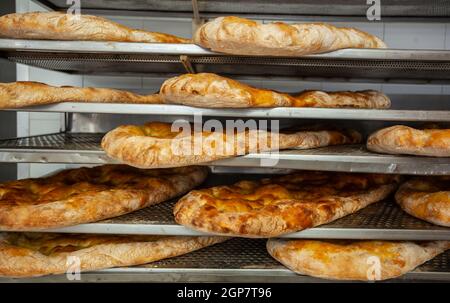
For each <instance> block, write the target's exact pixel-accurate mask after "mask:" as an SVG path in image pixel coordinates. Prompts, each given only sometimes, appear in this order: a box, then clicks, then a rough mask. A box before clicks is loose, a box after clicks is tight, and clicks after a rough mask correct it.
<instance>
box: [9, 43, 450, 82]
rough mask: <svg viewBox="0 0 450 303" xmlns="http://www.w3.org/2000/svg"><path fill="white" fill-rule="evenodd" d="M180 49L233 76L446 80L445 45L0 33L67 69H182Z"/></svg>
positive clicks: (26, 55)
mask: <svg viewBox="0 0 450 303" xmlns="http://www.w3.org/2000/svg"><path fill="white" fill-rule="evenodd" d="M182 55H185V56H187V60H188V61H189V62H190V65H192V67H193V69H194V70H195V71H197V72H212V73H217V74H224V75H233V76H235V77H238V76H253V77H258V78H261V77H267V76H271V77H275V78H276V77H281V78H286V77H308V76H312V77H338V78H363V79H366V78H374V79H379V80H383V81H384V80H386V79H392V78H395V79H403V80H405V81H414V80H415V81H417V80H433V79H438V80H445V81H447V82H448V80H450V73H449V71H450V51H448V50H400V49H344V50H338V51H334V52H330V53H326V54H318V55H308V56H302V57H296V58H280V57H252V56H229V55H224V54H220V53H214V52H210V51H208V50H205V49H202V48H201V47H198V46H196V45H193V44H158V43H121V42H89V41H39V40H14V39H0V56H1V57H4V58H7V59H9V60H11V61H14V62H18V63H22V64H27V65H31V66H37V67H41V68H47V69H51V70H58V71H64V72H68V73H82V74H121V75H123V73H128V74H147V75H148V73H153V74H166V75H167V74H174V73H175V74H177V73H183V72H186V69H185V67H184V65H183V62H182V59H181V58H180V56H182ZM243 65H245V66H246V68H244V69H243V68H241V67H242V66H243Z"/></svg>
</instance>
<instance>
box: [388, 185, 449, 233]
mask: <svg viewBox="0 0 450 303" xmlns="http://www.w3.org/2000/svg"><path fill="white" fill-rule="evenodd" d="M395 199H396V201H397V203H398V204H399V205H400V207H401V208H402V209H403V210H404V211H406V212H407V213H408V214H410V215H411V216H414V217H416V218H419V219H422V220H425V221H428V222H431V223H433V224H437V225H442V226H447V227H450V177H449V176H439V177H417V178H414V179H412V180H409V181H406V182H405V183H403V184H402V185H401V186H400V188H399V189H398V191H397V193H396V194H395Z"/></svg>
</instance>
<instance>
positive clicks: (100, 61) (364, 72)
mask: <svg viewBox="0 0 450 303" xmlns="http://www.w3.org/2000/svg"><path fill="white" fill-rule="evenodd" d="M282 1H283V3H284V5H280V4H279V2H276V3H275V2H274V3H268V4H267V6H264V7H263V6H260V5H258V1H237V0H236V1H228V0H209V1H207V2H205V1H195V0H194V1H192V2H191V1H188V0H186V1H184V0H181V1H178V2H179V5H177V6H176V8H174V7H173V6H167V4H166V3H165V1H157V0H144V1H136V0H128V1H114V0H113V1H109V0H108V1H105V0H93V1H89V3H87V2H86V3H83V6H84V8H83V13H94V14H97V13H98V14H102V13H107V14H110V15H114V14H116V13H118V14H122V15H123V14H124V13H125V15H141V16H151V15H152V14H153V12H158V15H160V14H161V12H165V14H166V16H171V17H186V16H188V17H191V16H192V3H193V2H194V3H197V2H198V3H197V8H196V9H195V14H194V16H196V19H199V18H210V17H214V16H217V15H221V14H237V15H244V16H246V17H249V18H256V19H263V20H276V19H278V20H299V21H308V20H310V19H314V21H317V20H318V18H319V19H321V20H327V21H342V20H344V19H345V20H346V21H348V20H349V19H352V18H361V17H363V18H366V15H365V12H366V9H367V7H366V5H365V3H364V5H361V4H359V5H350V6H349V5H337V4H336V1H330V0H319V1H315V3H314V4H313V5H311V6H304V5H300V4H298V3H297V1H294V0H282ZM327 1H328V4H329V3H332V5H326V3H327ZM35 2H39V3H42V4H43V5H44V6H47V7H48V8H50V9H55V10H64V9H65V7H66V6H65V5H66V1H65V0H35ZM346 2H347V1H346ZM396 2H397V1H394V0H392V1H391V0H386V1H384V2H383V6H384V11H383V20H384V21H388V20H394V19H395V20H394V21H402V22H403V21H415V20H418V19H420V20H424V21H427V22H428V21H430V22H434V21H438V22H439V21H442V20H448V17H449V16H450V6H449V4H448V3H446V2H444V1H436V3H434V4H435V5H437V6H438V7H439V8H438V9H433V10H430V9H429V7H430V5H427V4H424V2H423V1H416V0H414V1H404V2H402V5H400V6H399V5H397V4H398V3H396ZM231 3H232V5H231ZM292 4H295V5H294V7H295V8H297V9H298V10H297V11H295V10H293V9H292ZM86 5H87V6H89V7H86ZM138 5H144V7H138ZM406 6H408V10H405V9H404V8H405V7H406ZM130 8H134V10H130ZM328 8H332V10H329V9H328ZM399 8H400V9H399ZM199 10H200V11H201V14H199ZM283 10H284V11H283ZM315 10H316V11H315ZM248 11H252V12H253V13H252V14H246V12H248ZM318 15H322V16H318ZM391 17H392V18H391ZM352 20H353V19H352ZM196 21H197V22H198V21H201V20H196ZM0 57H2V58H6V59H9V60H11V61H14V62H17V63H22V64H26V65H30V66H36V67H41V68H45V69H50V70H56V71H62V72H66V73H73V74H98V75H121V76H124V75H146V76H148V75H149V74H152V75H155V76H159V77H161V76H162V77H169V76H171V75H174V74H180V73H185V72H213V73H218V74H222V75H228V76H232V77H233V78H236V79H247V78H252V79H267V78H270V79H279V80H285V79H289V80H292V79H302V80H303V79H308V77H320V78H330V77H338V78H339V79H344V80H345V81H347V80H350V81H353V80H355V79H356V80H358V81H359V80H362V81H366V80H367V79H369V81H371V82H374V81H376V82H390V81H391V80H393V79H395V82H396V83H398V82H407V83H419V84H424V83H430V82H434V83H449V82H450V72H449V71H450V51H446V50H436V51H435V50H399V49H344V50H338V51H334V52H331V53H326V54H318V55H309V56H302V57H297V58H280V57H255V56H232V55H225V54H221V53H215V52H211V51H209V50H205V49H203V48H201V47H198V46H196V45H194V44H150V43H148V44H144V43H117V42H86V41H36V40H15V39H0ZM242 66H245V67H246V68H242ZM445 101H446V100H445ZM446 102H448V101H446ZM417 104H419V105H420V106H417V107H414V106H413V104H412V102H411V103H408V106H407V107H405V108H393V109H391V110H353V109H313V108H304V109H302V108H275V109H239V110H236V109H229V110H228V109H227V110H222V109H198V108H191V107H186V106H176V105H171V106H168V105H133V104H83V103H71V102H68V103H61V104H54V105H46V106H37V107H32V108H26V109H19V110H18V111H22V110H24V111H43V112H65V113H101V114H115V113H120V114H137V115H153V116H154V115H162V116H192V115H196V114H199V113H202V114H203V115H204V116H214V117H247V118H267V119H275V118H280V119H289V118H295V119H330V120H352V122H355V123H356V122H358V121H359V120H364V121H368V122H381V121H382V122H388V121H396V122H399V121H401V122H412V121H414V122H448V121H450V114H449V113H450V109H449V108H448V106H447V107H445V108H439V109H437V110H436V109H435V108H433V107H431V108H430V109H428V108H427V109H425V106H426V104H425V102H419V103H417ZM444 104H445V103H444ZM422 105H423V107H422ZM424 109H425V110H424ZM102 131H104V130H102ZM102 135H103V134H100V133H98V134H96V133H89V134H87V133H77V132H67V133H60V134H50V135H42V136H33V137H28V138H16V139H10V140H2V141H0V162H16V163H25V162H32V163H68V164H105V163H116V162H115V161H113V160H111V159H110V158H108V157H107V156H106V155H105V153H104V152H103V151H102V150H101V149H100V147H99V143H100V140H101V137H102ZM274 156H275V157H278V158H279V162H278V164H277V166H276V168H279V169H283V168H288V169H319V170H330V171H348V172H377V173H401V174H417V175H441V174H449V173H450V160H449V158H425V157H412V156H391V155H380V154H375V153H370V152H368V151H367V150H365V148H364V147H363V146H361V145H354V146H339V147H328V148H321V149H314V150H306V151H300V150H289V151H282V152H280V153H279V154H277V155H274V154H270V153H262V154H258V155H257V154H250V155H247V156H244V157H237V158H232V159H225V160H221V161H215V162H214V163H207V164H206V165H210V166H213V168H214V167H219V168H220V167H224V168H235V167H237V168H238V169H239V168H241V169H242V171H244V170H245V168H247V167H251V168H256V167H259V166H260V164H261V159H268V158H270V157H274ZM212 176H213V177H211V178H209V179H211V180H210V182H214V181H217V180H220V179H222V181H223V179H226V180H228V181H231V180H232V179H233V178H234V177H236V176H237V175H236V174H235V175H232V176H233V177H230V176H227V175H222V176H221V174H213V175H212ZM219 183H220V182H219ZM204 186H208V184H205V185H204ZM391 200H392V198H391ZM391 200H388V201H384V202H379V203H375V204H373V205H370V206H368V207H366V208H365V209H363V210H361V211H359V212H357V213H355V214H352V215H349V216H346V217H344V218H341V219H340V220H337V221H335V222H332V223H330V224H327V225H323V226H319V227H316V228H311V229H307V230H304V231H301V232H297V233H293V234H290V235H287V237H292V238H320V239H327V238H328V239H329V238H335V239H386V240H397V239H402V240H450V229H448V228H444V227H439V226H436V225H432V224H428V223H426V222H424V221H421V220H418V219H416V218H413V217H411V216H409V215H408V214H406V213H405V212H403V211H402V210H401V209H400V208H399V207H398V206H396V205H395V204H394V203H393V202H392V201H391ZM173 203H174V202H173V201H172V202H166V203H161V204H158V205H154V206H151V207H148V208H145V209H143V210H140V211H136V212H133V213H130V214H128V215H124V216H120V217H117V218H113V219H109V220H105V221H101V222H96V223H90V224H82V225H78V226H73V227H66V228H62V229H53V230H51V232H74V233H106V234H107V233H121V234H160V235H197V234H200V233H198V232H195V231H193V230H190V229H187V228H185V227H183V226H180V225H177V224H176V223H175V222H174V220H173V216H172V207H173ZM82 279H83V281H135V282H136V281H158V282H163V281H167V282H187V281H190V282H194V281H222V282H239V281H243V282H265V281H269V282H272V281H276V282H313V281H324V280H319V279H315V278H312V277H307V276H301V275H296V274H295V273H293V272H291V271H289V270H287V269H286V268H284V267H282V266H281V265H280V264H279V263H277V262H276V261H274V260H273V259H272V258H270V256H269V255H268V254H267V252H266V249H265V240H255V239H232V240H229V241H227V242H226V243H222V244H218V245H215V246H212V247H209V248H205V249H202V250H199V251H197V252H193V253H190V254H187V255H184V256H180V257H177V258H171V259H167V260H162V261H159V262H155V263H152V264H148V265H143V266H137V267H132V268H114V269H108V270H101V271H95V272H90V273H84V274H83V275H82ZM395 280H399V281H416V280H418V281H433V280H438V281H449V280H450V253H448V252H447V253H445V254H442V255H440V256H438V257H436V258H434V259H433V260H431V261H429V262H427V263H426V264H424V265H422V266H421V267H419V268H417V269H416V270H414V271H412V272H410V273H407V274H406V275H404V276H402V277H400V278H399V279H395ZM0 281H6V282H9V281H19V282H20V281H25V282H26V281H41V282H44V281H52V282H53V281H62V282H64V281H66V278H65V276H49V277H42V278H37V279H20V280H14V279H0Z"/></svg>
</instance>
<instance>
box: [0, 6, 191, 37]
mask: <svg viewBox="0 0 450 303" xmlns="http://www.w3.org/2000/svg"><path fill="white" fill-rule="evenodd" d="M0 37H4V38H14V39H37V40H75V41H78V40H86V41H114V42H150V43H189V42H190V40H188V39H184V38H180V37H176V36H173V35H168V34H162V33H155V32H149V31H144V30H137V29H131V28H128V27H126V26H123V25H121V24H118V23H116V22H113V21H110V20H108V19H105V18H101V17H97V16H91V15H73V14H65V13H61V12H31V13H15V14H9V15H4V16H1V17H0Z"/></svg>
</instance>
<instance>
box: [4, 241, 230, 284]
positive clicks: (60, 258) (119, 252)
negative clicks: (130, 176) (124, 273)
mask: <svg viewBox="0 0 450 303" xmlns="http://www.w3.org/2000/svg"><path fill="white" fill-rule="evenodd" d="M1 237H2V238H1V240H0V276H5V277H17V278H22V277H36V276H43V275H50V274H63V273H66V272H68V271H69V272H71V271H70V270H69V269H70V267H69V266H70V265H71V263H70V262H68V261H69V259H68V258H69V257H76V258H79V260H80V270H81V272H84V271H92V270H98V269H104V268H110V267H120V266H133V265H139V264H145V263H150V262H154V261H158V260H161V259H166V258H171V257H175V256H179V255H183V254H186V253H189V252H192V251H195V250H198V249H201V248H203V247H207V246H210V245H214V244H216V243H220V242H223V241H225V240H227V239H228V238H226V237H214V236H212V237H208V236H204V237H203V236H202V237H181V236H172V237H170V236H129V235H127V236H108V235H91V234H89V235H71V234H51V235H50V234H40V233H35V234H34V235H23V234H21V233H14V234H12V233H10V234H5V233H3V234H2V236H1ZM49 246H50V247H51V248H52V250H50V251H48V247H49ZM52 246H54V247H52ZM42 250H45V251H44V252H43V251H42Z"/></svg>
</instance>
